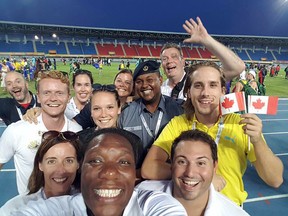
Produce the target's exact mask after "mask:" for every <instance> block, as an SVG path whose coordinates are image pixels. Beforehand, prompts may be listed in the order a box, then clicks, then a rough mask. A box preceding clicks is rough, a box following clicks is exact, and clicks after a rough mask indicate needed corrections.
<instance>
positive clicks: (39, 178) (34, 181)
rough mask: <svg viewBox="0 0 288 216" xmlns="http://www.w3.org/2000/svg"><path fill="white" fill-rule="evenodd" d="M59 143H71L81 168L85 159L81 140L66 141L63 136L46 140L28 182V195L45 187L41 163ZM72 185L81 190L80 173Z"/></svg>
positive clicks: (39, 151) (36, 156)
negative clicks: (40, 167)
mask: <svg viewBox="0 0 288 216" xmlns="http://www.w3.org/2000/svg"><path fill="white" fill-rule="evenodd" d="M59 143H69V144H71V145H72V146H73V147H74V148H75V151H76V155H77V161H78V163H79V166H80V163H81V162H82V159H83V155H82V153H81V149H80V146H81V145H80V140H79V139H76V140H66V139H64V138H63V137H62V136H58V137H56V138H53V139H44V140H43V141H42V142H41V144H40V146H39V148H38V150H37V152H36V155H35V158H34V165H33V171H32V173H31V175H30V178H29V181H28V190H29V193H28V194H33V193H36V192H37V191H39V190H40V188H42V187H44V185H45V179H44V173H43V172H42V171H41V170H40V169H39V163H41V162H42V160H43V158H44V155H45V154H46V153H47V152H48V150H49V149H50V148H52V147H53V146H55V145H57V144H59ZM79 170H80V169H79ZM72 185H73V186H74V187H75V189H80V171H79V172H77V173H76V177H75V179H74V182H73V184H72Z"/></svg>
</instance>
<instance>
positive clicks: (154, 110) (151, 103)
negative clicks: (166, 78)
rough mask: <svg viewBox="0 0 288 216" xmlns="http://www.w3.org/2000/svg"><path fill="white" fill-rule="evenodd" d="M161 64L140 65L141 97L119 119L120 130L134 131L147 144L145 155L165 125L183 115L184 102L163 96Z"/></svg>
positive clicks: (137, 72)
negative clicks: (175, 117)
mask: <svg viewBox="0 0 288 216" xmlns="http://www.w3.org/2000/svg"><path fill="white" fill-rule="evenodd" d="M159 67H160V64H159V63H158V62H157V61H151V60H149V61H145V62H142V63H140V64H139V65H138V66H137V68H136V69H135V71H134V75H133V81H134V85H135V92H136V94H137V95H138V96H139V98H138V99H137V100H135V101H133V102H131V103H129V104H128V105H127V107H126V108H124V110H123V111H122V113H121V114H120V117H119V121H118V124H119V127H120V128H123V129H125V130H128V131H131V132H133V133H134V134H136V135H137V136H139V137H140V138H141V140H142V141H143V145H144V149H145V151H144V152H145V153H144V155H145V154H146V153H147V151H148V149H149V148H150V146H151V144H152V143H153V142H154V140H155V139H156V138H157V137H158V135H159V134H160V132H161V131H162V129H163V128H164V126H165V125H166V124H167V123H168V122H169V121H170V119H172V118H173V117H174V116H177V115H180V114H182V113H183V109H182V107H181V104H182V102H183V100H180V99H178V100H175V99H173V98H171V97H168V96H165V95H162V93H161V85H162V82H163V79H162V76H161V75H160V71H159Z"/></svg>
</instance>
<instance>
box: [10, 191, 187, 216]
mask: <svg viewBox="0 0 288 216" xmlns="http://www.w3.org/2000/svg"><path fill="white" fill-rule="evenodd" d="M11 215H18V216H21V215H29V216H33V215H35V216H36V215H37V216H40V215H53V216H60V215H61V216H71V215H81V216H85V215H87V212H86V206H85V203H84V200H83V197H82V195H81V194H78V195H76V196H61V197H52V198H49V199H47V200H39V201H37V202H33V201H32V202H29V203H28V204H27V206H26V207H24V208H22V209H19V211H17V212H14V213H12V214H11ZM175 215H177V216H182V215H187V214H186V211H185V209H184V207H183V206H182V205H181V204H180V203H179V202H178V201H177V200H176V199H174V198H173V197H172V196H170V195H169V194H166V193H163V192H160V191H147V190H139V189H134V192H133V194H132V196H131V198H130V201H129V203H128V204H127V206H126V208H125V210H124V212H123V216H175Z"/></svg>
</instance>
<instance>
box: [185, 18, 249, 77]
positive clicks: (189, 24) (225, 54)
mask: <svg viewBox="0 0 288 216" xmlns="http://www.w3.org/2000/svg"><path fill="white" fill-rule="evenodd" d="M196 20H197V22H195V21H194V20H193V19H192V18H191V19H189V20H186V21H185V23H184V24H183V28H184V29H185V30H186V32H187V33H188V34H189V35H190V38H187V39H185V40H184V42H186V43H198V44H202V45H204V46H205V47H206V48H207V49H208V50H209V51H210V52H211V53H212V54H213V55H215V56H216V57H217V58H218V59H219V60H220V61H221V63H222V66H223V72H224V74H225V76H226V79H227V80H231V79H233V78H234V77H236V76H238V75H239V74H240V73H241V72H242V71H243V70H244V69H245V64H244V62H243V61H242V60H241V59H240V58H239V57H238V56H237V55H236V54H235V53H234V52H233V51H232V50H230V49H228V48H227V47H226V46H224V45H223V44H221V43H220V42H218V41H216V40H215V39H214V38H212V37H211V36H210V35H209V34H208V32H207V30H206V28H205V27H204V26H203V24H202V22H201V20H200V18H199V17H197V18H196Z"/></svg>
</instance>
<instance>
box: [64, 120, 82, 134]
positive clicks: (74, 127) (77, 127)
mask: <svg viewBox="0 0 288 216" xmlns="http://www.w3.org/2000/svg"><path fill="white" fill-rule="evenodd" d="M67 123H68V130H70V131H73V132H78V131H81V130H82V127H81V125H79V124H78V123H77V122H74V121H72V120H69V119H67Z"/></svg>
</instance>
